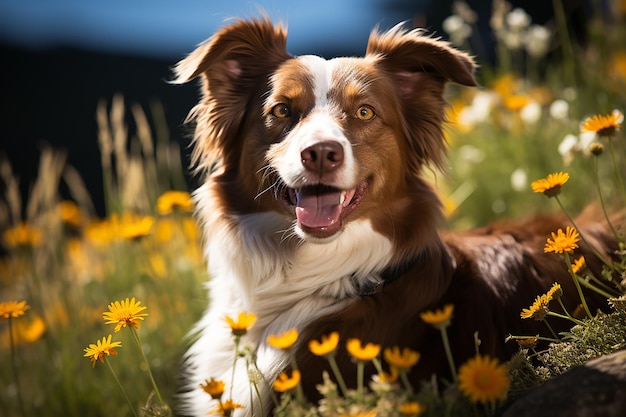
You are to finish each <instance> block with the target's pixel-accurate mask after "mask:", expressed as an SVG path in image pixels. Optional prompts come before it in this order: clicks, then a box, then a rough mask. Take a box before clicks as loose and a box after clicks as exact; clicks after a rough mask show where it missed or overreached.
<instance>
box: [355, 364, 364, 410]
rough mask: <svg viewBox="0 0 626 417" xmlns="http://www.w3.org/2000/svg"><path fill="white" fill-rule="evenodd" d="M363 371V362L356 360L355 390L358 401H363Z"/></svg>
mask: <svg viewBox="0 0 626 417" xmlns="http://www.w3.org/2000/svg"><path fill="white" fill-rule="evenodd" d="M364 371H365V362H363V361H357V364H356V383H357V388H356V392H357V395H358V398H359V402H362V401H363V373H364Z"/></svg>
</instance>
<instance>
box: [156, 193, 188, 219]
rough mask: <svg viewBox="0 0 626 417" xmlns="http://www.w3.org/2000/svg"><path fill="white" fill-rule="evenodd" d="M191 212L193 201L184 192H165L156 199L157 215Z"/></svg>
mask: <svg viewBox="0 0 626 417" xmlns="http://www.w3.org/2000/svg"><path fill="white" fill-rule="evenodd" d="M176 210H178V211H192V210H193V200H192V199H191V195H189V193H188V192H186V191H166V192H164V193H163V194H161V196H160V197H159V198H158V199H157V213H159V214H160V215H162V216H165V215H168V214H171V213H172V212H174V211H176Z"/></svg>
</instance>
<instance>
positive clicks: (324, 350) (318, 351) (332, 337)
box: [309, 332, 339, 356]
mask: <svg viewBox="0 0 626 417" xmlns="http://www.w3.org/2000/svg"><path fill="white" fill-rule="evenodd" d="M338 343H339V333H338V332H332V333H331V334H329V335H328V336H326V335H324V336H322V340H321V342H318V341H317V340H311V341H310V342H309V350H310V351H311V352H312V353H313V354H314V355H317V356H326V355H330V354H331V353H333V352H334V351H335V349H337V344H338Z"/></svg>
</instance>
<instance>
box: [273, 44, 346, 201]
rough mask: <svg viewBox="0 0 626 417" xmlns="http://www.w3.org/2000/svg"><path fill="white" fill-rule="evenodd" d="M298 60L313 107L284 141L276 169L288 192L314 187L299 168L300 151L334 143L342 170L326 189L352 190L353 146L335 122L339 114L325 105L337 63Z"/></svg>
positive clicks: (313, 180) (312, 180)
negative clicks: (309, 78) (309, 76)
mask: <svg viewBox="0 0 626 417" xmlns="http://www.w3.org/2000/svg"><path fill="white" fill-rule="evenodd" d="M297 59H298V60H300V61H301V62H302V63H304V64H305V65H306V66H307V67H308V69H309V71H310V73H311V74H312V77H313V80H312V85H313V91H312V94H313V96H314V99H315V105H314V107H313V109H312V110H311V112H310V113H309V114H308V115H307V116H306V117H305V118H304V119H303V120H302V121H301V122H300V123H298V125H297V126H295V127H294V128H293V129H292V130H291V132H289V134H288V135H287V137H286V138H285V139H284V143H285V144H287V148H286V151H285V152H284V153H283V154H282V155H281V156H280V158H279V159H278V160H276V161H275V164H276V169H277V171H278V173H279V174H280V176H281V178H282V179H283V181H284V182H285V183H286V184H287V186H288V187H290V188H296V189H298V188H301V187H302V186H305V185H316V184H317V183H318V182H319V181H318V180H317V179H316V178H314V176H313V175H310V174H309V173H307V171H306V169H305V168H304V166H303V164H302V156H301V154H302V151H303V150H305V149H307V148H309V147H311V146H313V145H315V144H316V143H320V142H328V141H333V142H337V143H338V144H340V145H341V146H342V148H343V152H344V162H343V165H342V167H341V168H340V169H338V170H337V171H336V172H335V173H334V176H333V179H332V181H331V182H328V183H325V185H329V186H333V187H336V188H339V189H353V188H355V187H356V185H357V184H358V182H357V181H358V179H357V172H356V169H355V164H354V155H353V152H352V146H351V144H350V141H349V140H348V138H347V137H346V135H345V133H344V131H343V128H342V127H341V125H340V124H339V121H338V120H337V119H336V118H337V117H338V115H339V114H338V110H337V109H333V103H329V101H328V93H329V91H330V89H331V87H332V73H333V71H334V68H335V65H336V60H330V61H327V60H325V59H323V58H320V57H318V56H314V55H307V56H302V57H299V58H297Z"/></svg>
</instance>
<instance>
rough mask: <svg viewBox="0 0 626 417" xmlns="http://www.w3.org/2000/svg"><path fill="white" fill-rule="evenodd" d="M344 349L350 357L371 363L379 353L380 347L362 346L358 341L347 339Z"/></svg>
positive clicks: (369, 344) (370, 344)
mask: <svg viewBox="0 0 626 417" xmlns="http://www.w3.org/2000/svg"><path fill="white" fill-rule="evenodd" d="M346 349H348V352H349V353H350V355H352V357H354V358H355V359H356V360H359V361H362V362H365V361H371V360H372V359H374V358H375V357H376V356H378V354H379V353H380V345H376V344H374V343H368V344H366V345H365V346H362V345H361V341H360V340H359V339H348V341H347V342H346Z"/></svg>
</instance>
